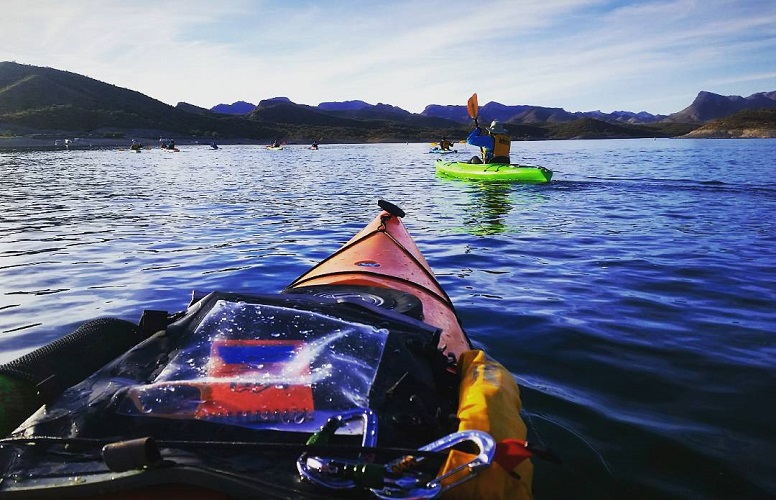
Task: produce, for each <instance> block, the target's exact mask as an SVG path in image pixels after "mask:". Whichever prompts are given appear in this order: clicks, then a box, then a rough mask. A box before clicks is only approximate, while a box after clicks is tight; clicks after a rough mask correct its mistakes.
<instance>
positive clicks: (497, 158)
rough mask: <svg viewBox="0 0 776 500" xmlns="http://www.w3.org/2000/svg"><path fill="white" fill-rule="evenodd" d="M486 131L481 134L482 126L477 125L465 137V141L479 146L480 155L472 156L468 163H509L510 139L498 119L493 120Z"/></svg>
mask: <svg viewBox="0 0 776 500" xmlns="http://www.w3.org/2000/svg"><path fill="white" fill-rule="evenodd" d="M487 130H488V133H487V134H485V135H483V133H482V128H480V127H477V128H476V129H474V130H473V131H472V133H471V134H469V137H467V138H466V142H468V143H469V144H471V145H473V146H479V147H480V153H481V154H480V157H477V156H473V157H472V159H471V160H469V163H510V159H509V148H510V147H511V145H512V141H511V139H510V138H509V136H508V135H507V129H505V128H504V125H502V124H501V123H500V122H499V121H498V120H493V122H492V123H491V124H490V128H488V129H487Z"/></svg>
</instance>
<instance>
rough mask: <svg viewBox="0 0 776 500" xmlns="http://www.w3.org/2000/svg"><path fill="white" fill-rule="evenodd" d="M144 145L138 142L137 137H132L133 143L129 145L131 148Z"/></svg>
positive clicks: (138, 147)
mask: <svg viewBox="0 0 776 500" xmlns="http://www.w3.org/2000/svg"><path fill="white" fill-rule="evenodd" d="M142 147H143V145H142V144H140V143H139V142H137V140H136V139H132V145H131V146H130V147H129V149H140V148H142Z"/></svg>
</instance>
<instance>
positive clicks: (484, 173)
mask: <svg viewBox="0 0 776 500" xmlns="http://www.w3.org/2000/svg"><path fill="white" fill-rule="evenodd" d="M435 167H436V171H437V173H439V174H442V175H446V176H449V177H455V178H458V179H471V180H481V181H490V182H529V183H546V182H550V180H551V179H552V170H549V169H547V168H545V167H540V166H534V165H515V164H506V163H465V162H457V161H444V160H436V162H435Z"/></svg>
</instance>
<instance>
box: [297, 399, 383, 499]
mask: <svg viewBox="0 0 776 500" xmlns="http://www.w3.org/2000/svg"><path fill="white" fill-rule="evenodd" d="M356 420H362V421H363V425H364V427H363V429H364V432H363V438H362V440H361V446H363V447H369V448H372V447H374V446H375V445H376V444H377V415H376V414H375V413H374V412H373V411H372V410H370V409H359V410H353V411H350V412H347V413H343V414H342V415H338V416H336V417H331V418H330V419H329V420H328V421H327V422H326V424H325V425H324V427H323V428H324V429H325V428H331V429H332V432H333V431H336V429H339V428H340V427H342V426H343V425H345V424H347V423H349V422H353V421H356ZM321 430H323V429H321ZM350 463H354V464H355V463H356V462H355V461H353V462H348V461H346V460H343V459H332V458H325V457H318V456H308V454H307V453H304V454H302V455H301V456H300V457H299V458H298V459H297V461H296V468H297V470H298V471H299V474H300V475H301V477H302V480H308V481H310V482H312V483H315V484H318V485H321V486H324V487H326V488H329V489H333V490H345V489H351V488H355V487H356V485H357V483H356V481H355V480H354V479H351V478H344V477H343V472H344V468H345V467H346V466H347V465H349V464H350Z"/></svg>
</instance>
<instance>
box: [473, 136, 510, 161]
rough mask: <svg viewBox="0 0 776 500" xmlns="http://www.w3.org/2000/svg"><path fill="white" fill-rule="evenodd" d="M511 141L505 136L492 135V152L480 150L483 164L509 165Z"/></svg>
mask: <svg viewBox="0 0 776 500" xmlns="http://www.w3.org/2000/svg"><path fill="white" fill-rule="evenodd" d="M511 146H512V141H511V140H510V139H509V136H508V135H506V134H493V151H488V150H486V149H485V148H480V150H481V152H482V161H483V163H509V150H510V148H511Z"/></svg>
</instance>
